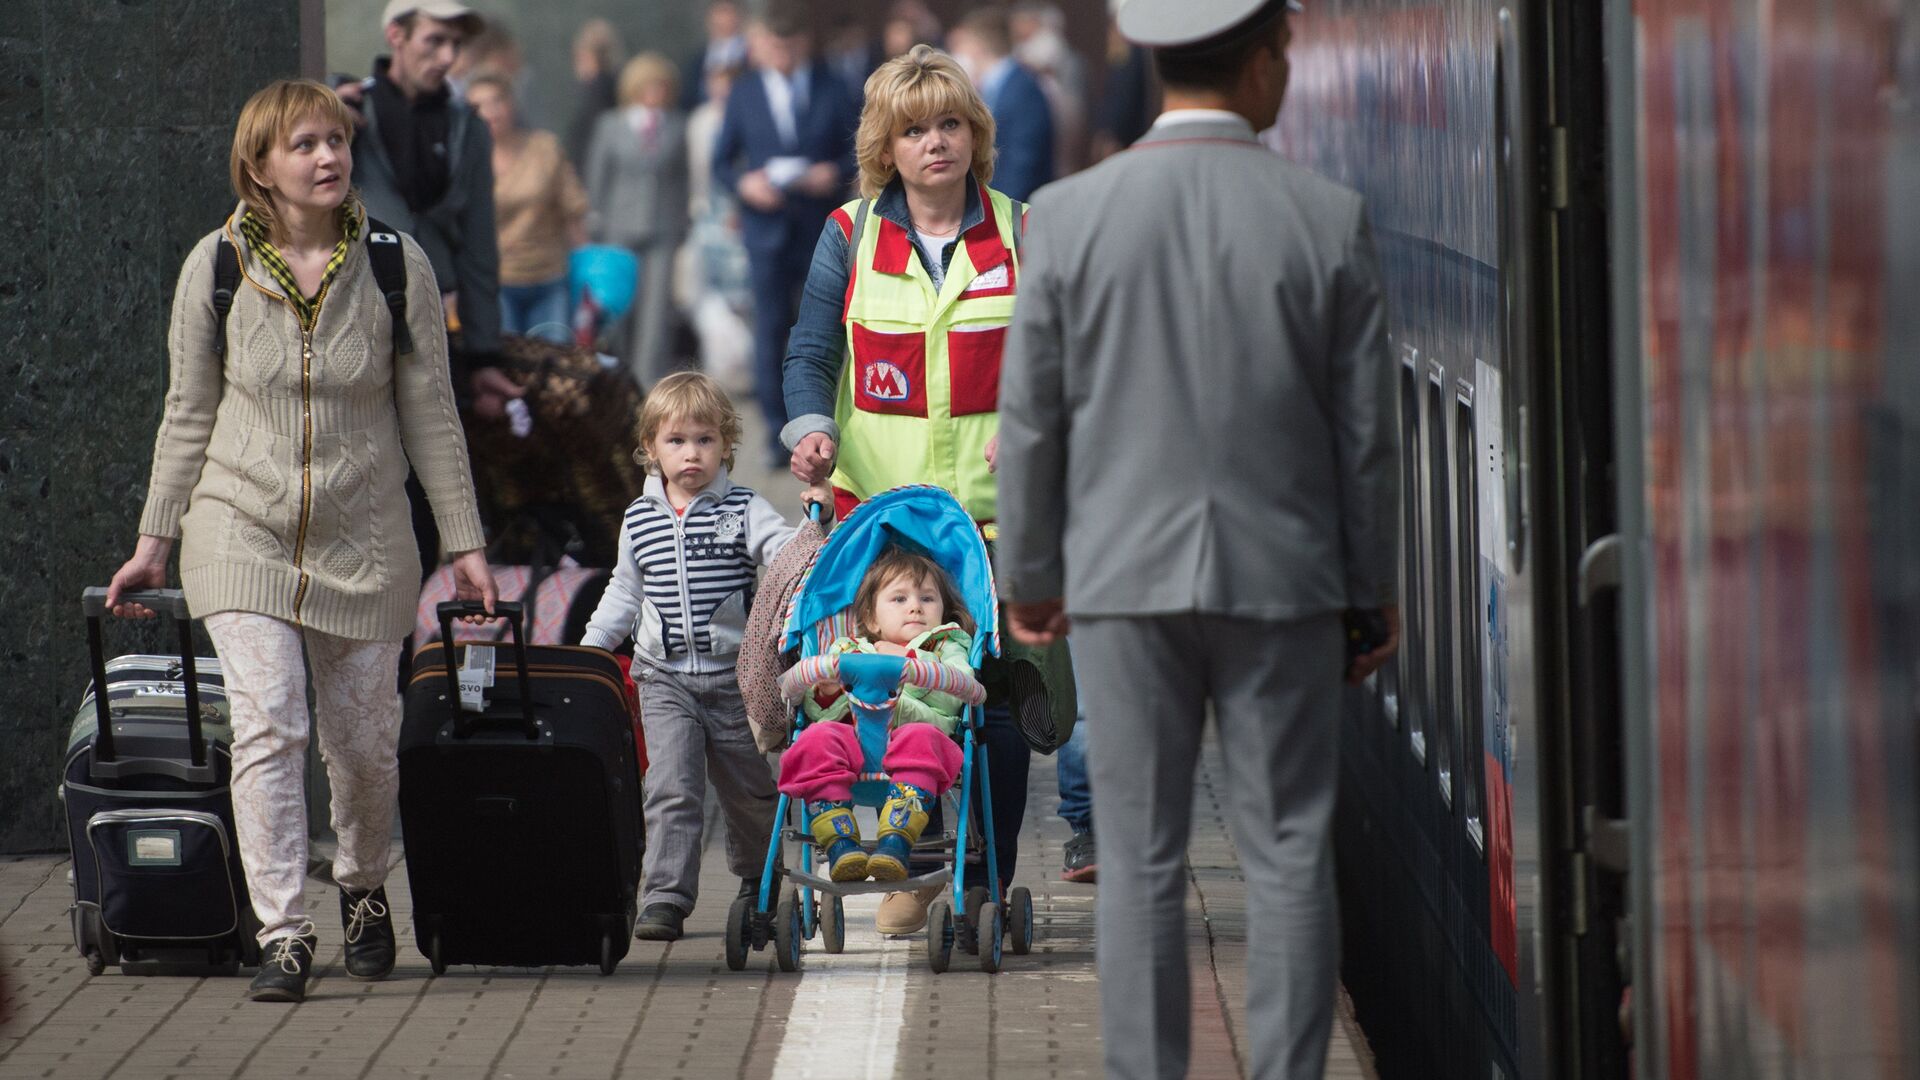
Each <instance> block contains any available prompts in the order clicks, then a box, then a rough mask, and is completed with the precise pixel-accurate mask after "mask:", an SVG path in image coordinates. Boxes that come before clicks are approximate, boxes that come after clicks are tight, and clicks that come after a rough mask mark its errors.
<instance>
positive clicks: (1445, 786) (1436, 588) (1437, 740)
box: [1424, 367, 1458, 805]
mask: <svg viewBox="0 0 1920 1080" xmlns="http://www.w3.org/2000/svg"><path fill="white" fill-rule="evenodd" d="M1440 378H1441V371H1440V369H1439V368H1437V367H1436V368H1435V369H1434V371H1433V376H1432V378H1430V379H1429V380H1428V382H1427V415H1426V425H1427V439H1426V445H1425V451H1426V459H1427V506H1426V509H1427V528H1428V531H1429V537H1430V539H1431V543H1429V544H1428V545H1427V554H1428V556H1429V560H1428V563H1427V585H1428V590H1429V592H1428V602H1427V611H1426V615H1427V620H1426V631H1427V633H1426V649H1425V650H1424V651H1425V653H1426V660H1427V664H1428V665H1429V670H1430V671H1431V672H1432V676H1431V681H1430V682H1428V684H1427V686H1428V689H1429V690H1431V691H1432V692H1431V693H1430V694H1428V696H1427V700H1428V701H1429V702H1430V703H1431V704H1432V709H1431V712H1430V713H1429V720H1430V724H1429V727H1430V728H1431V734H1430V735H1429V737H1428V740H1427V750H1428V752H1429V753H1431V754H1432V755H1433V760H1434V765H1435V768H1434V771H1435V772H1436V773H1437V774H1439V780H1440V795H1441V797H1442V798H1444V799H1446V800H1447V803H1448V804H1449V805H1451V804H1452V803H1453V759H1454V756H1455V755H1454V747H1455V746H1456V745H1457V743H1458V737H1457V735H1456V733H1455V730H1454V728H1455V725H1454V720H1455V716H1454V708H1453V704H1454V699H1453V687H1454V682H1455V680H1454V677H1453V670H1454V669H1453V649H1452V642H1451V640H1450V639H1452V638H1453V636H1454V626H1455V623H1456V622H1457V620H1456V619H1455V618H1454V614H1453V588H1452V586H1453V552H1454V548H1455V547H1457V546H1458V545H1456V544H1455V543H1454V532H1453V499H1452V497H1451V495H1450V494H1449V492H1448V490H1447V462H1448V461H1449V460H1450V459H1451V458H1452V456H1453V455H1452V453H1451V450H1452V448H1451V447H1450V446H1448V445H1447V406H1446V400H1445V396H1444V388H1443V385H1442V383H1441V381H1440Z"/></svg>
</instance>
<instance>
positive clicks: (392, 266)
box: [367, 217, 413, 356]
mask: <svg viewBox="0 0 1920 1080" xmlns="http://www.w3.org/2000/svg"><path fill="white" fill-rule="evenodd" d="M367 260H368V261H369V262H371V263H372V264H373V281H374V284H376V285H378V286H379V287H380V295H381V296H383V297H385V298H386V301H387V310H388V311H389V312H392V313H393V354H394V355H395V356H406V355H407V354H409V353H411V352H413V332H412V331H411V330H409V329H408V328H407V252H406V249H405V248H402V247H401V246H400V234H399V233H398V232H395V231H394V230H393V229H392V228H390V227H388V226H386V225H384V224H382V223H381V222H380V221H379V220H378V219H376V218H373V217H368V218H367Z"/></svg>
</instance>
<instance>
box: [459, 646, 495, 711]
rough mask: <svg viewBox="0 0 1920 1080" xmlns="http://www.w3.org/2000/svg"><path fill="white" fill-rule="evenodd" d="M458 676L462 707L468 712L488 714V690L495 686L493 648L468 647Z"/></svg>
mask: <svg viewBox="0 0 1920 1080" xmlns="http://www.w3.org/2000/svg"><path fill="white" fill-rule="evenodd" d="M456 674H458V676H459V678H460V707H461V708H463V709H465V710H467V711H468V712H486V711H487V689H488V688H489V687H491V686H492V685H493V646H491V645H468V646H466V656H465V658H464V659H463V660H462V662H461V664H460V670H459V671H458V672H457V673H456Z"/></svg>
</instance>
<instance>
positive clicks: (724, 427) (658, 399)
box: [633, 371, 740, 472]
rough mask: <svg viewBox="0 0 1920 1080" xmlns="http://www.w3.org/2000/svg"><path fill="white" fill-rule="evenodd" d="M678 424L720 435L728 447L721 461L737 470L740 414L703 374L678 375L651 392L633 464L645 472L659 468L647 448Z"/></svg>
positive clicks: (644, 407) (637, 433) (643, 411)
mask: <svg viewBox="0 0 1920 1080" xmlns="http://www.w3.org/2000/svg"><path fill="white" fill-rule="evenodd" d="M675 420H691V421H693V422H694V423H696V424H705V425H707V426H708V427H710V428H712V429H714V430H715V431H717V432H719V433H720V441H721V442H723V443H725V444H726V449H725V450H724V451H723V452H722V454H721V460H722V461H723V462H724V463H725V464H726V466H727V468H729V469H731V468H733V452H734V450H735V448H737V447H738V446H739V445H740V413H739V411H738V410H736V409H735V408H734V407H733V399H731V398H729V397H727V392H726V391H725V390H722V389H720V384H719V383H717V382H714V381H713V379H711V378H709V377H708V376H707V375H706V374H704V373H703V372H698V371H676V372H674V373H673V374H671V375H669V376H667V377H666V378H664V379H661V380H660V381H659V382H658V383H656V384H654V387H653V389H651V390H649V391H647V400H646V404H644V405H642V406H640V423H639V426H638V428H637V429H636V430H635V431H634V435H635V437H636V438H637V439H638V440H639V443H640V445H638V446H636V447H634V448H633V460H634V461H636V462H639V464H640V467H641V468H642V469H645V470H646V471H648V472H653V471H655V470H656V468H657V467H658V466H659V464H660V463H659V462H657V461H655V460H653V455H652V454H649V453H647V446H648V444H650V443H652V442H653V440H654V437H655V436H656V435H659V434H660V429H661V428H663V427H666V426H667V425H668V424H670V423H672V422H673V421H675Z"/></svg>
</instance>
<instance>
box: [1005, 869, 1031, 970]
mask: <svg viewBox="0 0 1920 1080" xmlns="http://www.w3.org/2000/svg"><path fill="white" fill-rule="evenodd" d="M1007 922H1008V924H1009V926H1008V929H1009V930H1011V931H1012V933H1011V934H1010V935H1009V937H1010V938H1011V939H1012V945H1013V955H1015V956H1025V955H1027V954H1028V953H1030V952H1032V951H1033V893H1032V892H1031V891H1030V890H1028V888H1027V887H1026V886H1024V885H1022V886H1019V887H1017V888H1015V889H1014V890H1013V892H1012V893H1011V894H1010V895H1009V896H1008V901H1007Z"/></svg>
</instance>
